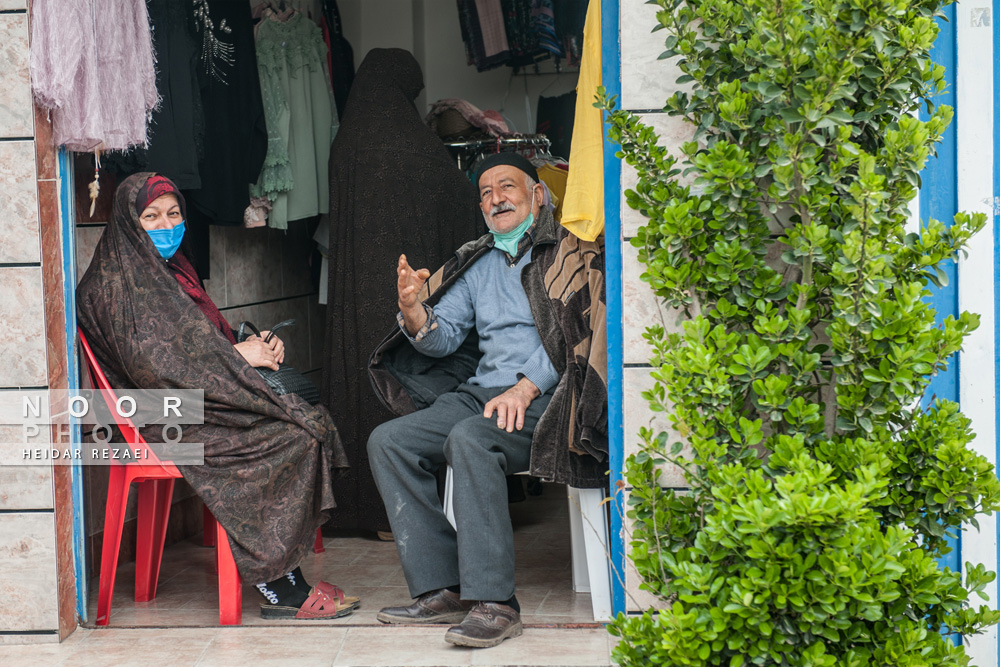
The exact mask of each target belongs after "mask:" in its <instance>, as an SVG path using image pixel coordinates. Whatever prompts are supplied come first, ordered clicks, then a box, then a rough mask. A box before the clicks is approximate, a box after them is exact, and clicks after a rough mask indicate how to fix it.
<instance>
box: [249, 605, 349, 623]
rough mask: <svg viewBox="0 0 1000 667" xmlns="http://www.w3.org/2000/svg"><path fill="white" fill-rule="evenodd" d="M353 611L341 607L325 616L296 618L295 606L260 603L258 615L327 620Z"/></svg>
mask: <svg viewBox="0 0 1000 667" xmlns="http://www.w3.org/2000/svg"><path fill="white" fill-rule="evenodd" d="M353 611H354V608H353V607H341V608H340V609H338V610H337V611H336V612H335V613H333V614H329V615H326V616H310V617H308V618H296V617H295V615H296V614H298V613H299V610H298V608H296V607H278V606H275V605H271V604H262V605H260V617H261V618H265V619H267V620H277V619H289V620H293V621H329V620H330V619H333V618H343V617H344V616H350V615H351V613H352V612H353Z"/></svg>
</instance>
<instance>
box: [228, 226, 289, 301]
mask: <svg viewBox="0 0 1000 667" xmlns="http://www.w3.org/2000/svg"><path fill="white" fill-rule="evenodd" d="M282 233H283V232H280V231H278V230H274V229H269V228H266V227H261V228H255V229H246V228H243V227H238V228H235V227H234V228H233V229H232V230H230V231H229V235H228V237H227V240H226V274H225V275H226V295H227V297H228V300H227V305H229V306H240V305H244V304H248V303H255V302H257V301H265V300H268V299H278V298H280V297H281V296H282V293H281V250H280V248H281V245H280V241H281V239H280V236H279V235H280V234H282Z"/></svg>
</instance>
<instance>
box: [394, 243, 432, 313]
mask: <svg viewBox="0 0 1000 667" xmlns="http://www.w3.org/2000/svg"><path fill="white" fill-rule="evenodd" d="M430 277H431V272H430V271H428V270H427V269H417V270H414V269H413V268H411V267H410V265H409V263H408V262H407V261H406V255H400V256H399V264H398V265H397V266H396V290H397V291H398V292H399V307H400V309H401V310H403V311H404V314H405V311H406V310H407V309H409V308H413V307H414V306H416V305H418V304H419V303H420V290H421V289H423V286H424V283H426V282H427V279H428V278H430Z"/></svg>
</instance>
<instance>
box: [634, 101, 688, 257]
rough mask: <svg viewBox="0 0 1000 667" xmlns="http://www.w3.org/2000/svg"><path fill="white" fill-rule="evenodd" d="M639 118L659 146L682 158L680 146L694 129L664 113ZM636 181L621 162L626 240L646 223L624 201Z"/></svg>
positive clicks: (648, 114)
mask: <svg viewBox="0 0 1000 667" xmlns="http://www.w3.org/2000/svg"><path fill="white" fill-rule="evenodd" d="M640 117H641V118H642V121H643V122H644V123H645V124H647V125H649V126H650V127H652V128H653V129H654V130H655V131H656V134H657V136H659V142H658V143H659V145H661V146H665V147H667V148H668V149H669V150H670V151H671V153H672V154H673V155H675V156H676V157H677V158H678V159H680V158H681V157H683V156H682V154H681V151H680V147H681V144H683V143H684V142H686V141H690V140H691V138H692V137H694V127H693V126H692V125H691V124H690V123H688V122H687V121H685V120H684V119H683V118H679V117H677V116H668V115H667V114H665V113H647V114H642V115H641V116H640ZM679 166H680V167H681V169H683V168H684V165H679ZM638 180H639V178H638V176H637V174H636V172H635V169H634V168H633V167H631V166H629V165H628V164H625V163H624V162H622V180H621V182H622V188H621V190H622V191H621V202H622V203H621V207H622V236H623V237H625V238H627V239H628V238H632V237H633V236H635V235H636V231H637V230H638V229H639V227H641V226H642V225H645V224H646V223H647V222H648V218H646V217H645V216H643V215H642V213H640V212H639V211H636V210H634V209H632V208H630V207H629V205H628V204H627V203H626V201H625V190H629V189H634V188H635V186H636V183H637V182H638ZM692 180H693V178H692V177H691V176H688V177H687V178H683V177H681V178H680V181H681V182H682V183H690V182H691V181H692Z"/></svg>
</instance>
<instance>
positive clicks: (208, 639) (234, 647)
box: [0, 625, 612, 667]
mask: <svg viewBox="0 0 1000 667" xmlns="http://www.w3.org/2000/svg"><path fill="white" fill-rule="evenodd" d="M444 631H445V630H444V627H442V626H439V627H435V628H426V627H424V628H422V627H415V626H382V627H377V628H376V627H371V626H368V627H361V626H355V627H349V628H348V627H345V628H332V627H315V626H309V627H303V626H301V625H299V626H296V627H282V628H277V627H238V628H237V627H225V628H218V627H216V628H103V629H100V630H92V629H89V628H79V629H77V631H76V632H74V633H73V634H72V635H70V637H69V639H67V640H66V641H64V642H63V643H62V644H35V645H27V646H2V645H0V664H4V665H21V664H30V665H32V666H33V667H49V666H50V665H66V666H68V667H90V666H91V665H93V666H94V667H109V666H115V667H118V666H120V665H126V666H127V665H142V666H143V667H159V666H160V665H162V666H163V667H187V666H189V665H190V666H194V665H197V666H198V667H208V666H210V665H212V666H214V665H220V666H224V667H229V666H233V665H236V666H239V665H246V666H247V667H258V666H264V667H270V666H278V665H294V666H295V667H313V666H314V665H315V666H319V665H323V666H325V667H340V666H342V665H343V666H349V667H378V666H382V665H385V666H389V665H395V666H404V665H405V666H410V665H414V666H416V665H442V666H447V667H451V666H452V665H456V666H457V665H566V666H569V665H573V666H577V665H587V666H590V665H594V666H598V665H600V666H606V665H610V664H611V663H610V660H609V658H608V650H609V645H610V642H609V640H611V639H612V638H611V637H610V636H609V635H608V633H607V632H606V631H605V630H604V629H603V628H574V629H571V628H527V629H526V630H525V631H524V634H523V635H522V636H521V637H518V638H516V639H508V640H507V641H505V642H504V643H503V644H501V645H500V646H497V647H494V648H490V649H466V648H461V647H458V646H452V645H450V644H447V643H445V641H444V640H443V639H442V635H443V634H444Z"/></svg>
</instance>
